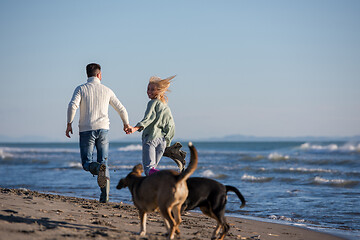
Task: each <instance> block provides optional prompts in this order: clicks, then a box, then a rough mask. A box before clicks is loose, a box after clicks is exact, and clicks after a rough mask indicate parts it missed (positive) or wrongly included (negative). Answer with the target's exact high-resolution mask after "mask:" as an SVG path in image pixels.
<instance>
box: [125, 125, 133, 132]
mask: <svg viewBox="0 0 360 240" xmlns="http://www.w3.org/2000/svg"><path fill="white" fill-rule="evenodd" d="M132 128H133V127H132V126H130V125H129V124H126V125H124V132H125V133H126V134H131V133H132V131H131V129H132Z"/></svg>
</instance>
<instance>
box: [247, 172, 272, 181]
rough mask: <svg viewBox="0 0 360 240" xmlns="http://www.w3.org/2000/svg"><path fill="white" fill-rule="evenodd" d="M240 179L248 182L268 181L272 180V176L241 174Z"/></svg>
mask: <svg viewBox="0 0 360 240" xmlns="http://www.w3.org/2000/svg"><path fill="white" fill-rule="evenodd" d="M241 180H243V181H249V182H270V181H271V180H272V178H271V177H255V176H251V175H247V174H244V175H242V177H241Z"/></svg>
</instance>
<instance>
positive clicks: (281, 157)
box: [268, 152, 290, 160]
mask: <svg viewBox="0 0 360 240" xmlns="http://www.w3.org/2000/svg"><path fill="white" fill-rule="evenodd" d="M268 158H269V159H270V160H288V159H290V157H289V155H282V154H280V153H277V152H274V153H270V154H269V156H268Z"/></svg>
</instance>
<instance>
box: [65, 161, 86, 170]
mask: <svg viewBox="0 0 360 240" xmlns="http://www.w3.org/2000/svg"><path fill="white" fill-rule="evenodd" d="M68 166H69V167H70V168H77V169H82V168H83V167H82V165H81V163H80V162H69V163H68Z"/></svg>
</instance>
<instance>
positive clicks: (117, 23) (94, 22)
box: [0, 0, 360, 141]
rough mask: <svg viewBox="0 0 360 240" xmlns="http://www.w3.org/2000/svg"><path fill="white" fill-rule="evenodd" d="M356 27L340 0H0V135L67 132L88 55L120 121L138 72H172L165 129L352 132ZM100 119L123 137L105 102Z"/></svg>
mask: <svg viewBox="0 0 360 240" xmlns="http://www.w3.org/2000/svg"><path fill="white" fill-rule="evenodd" d="M359 29H360V1H350V0H346V1H340V0H338V1H333V0H311V1H310V0H309V1H308V0H304V1H286V0H284V1H240V0H236V1H232V0H227V1H220V0H218V1H212V0H206V1H205V0H204V1H193V0H191V1H186V0H185V1H103V2H99V1H81V0H79V1H37V0H34V1H10V0H8V1H7V0H1V1H0V33H1V44H0V71H1V73H2V77H1V85H2V87H1V88H0V101H1V104H0V121H1V124H0V135H4V136H10V137H17V138H18V137H22V136H41V137H44V139H49V138H50V139H54V140H57V141H68V140H67V139H66V138H65V135H64V132H65V127H66V109H67V104H68V102H69V100H70V98H71V95H72V93H73V90H74V89H75V87H76V86H78V85H80V84H82V83H84V82H85V81H86V74H85V66H86V65H87V64H88V63H90V62H97V63H99V64H101V66H102V71H103V84H105V85H106V86H108V87H110V88H111V89H113V91H114V92H115V93H116V95H117V96H118V98H119V99H120V101H121V102H122V103H123V104H124V105H125V107H126V108H127V110H128V112H129V115H130V122H131V124H136V123H137V122H138V121H139V120H141V118H142V117H143V114H144V111H145V107H146V103H147V101H148V99H147V96H146V87H147V81H148V79H149V77H150V76H152V75H158V76H160V77H167V76H170V75H174V74H176V75H177V77H176V78H175V81H174V83H173V84H172V86H171V90H172V92H171V93H170V94H169V100H170V101H169V105H170V107H171V109H172V112H173V115H174V118H175V123H176V137H177V138H186V139H192V138H206V137H221V136H224V135H231V134H243V135H254V136H280V137H281V136H309V135H310V136H353V135H359V134H360V124H359V123H360V94H359V92H360V91H359V90H360V31H359ZM77 116H78V114H77ZM77 121H78V118H76V119H75V124H74V127H75V129H76V131H75V133H74V137H73V140H74V141H75V140H77V136H76V135H77V134H78V131H77ZM110 121H111V139H118V138H124V137H126V136H125V134H124V133H123V132H122V123H121V121H120V118H119V117H118V116H117V114H116V112H115V111H114V110H113V109H111V108H110ZM137 136H138V137H139V138H140V135H139V134H138V135H137Z"/></svg>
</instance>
